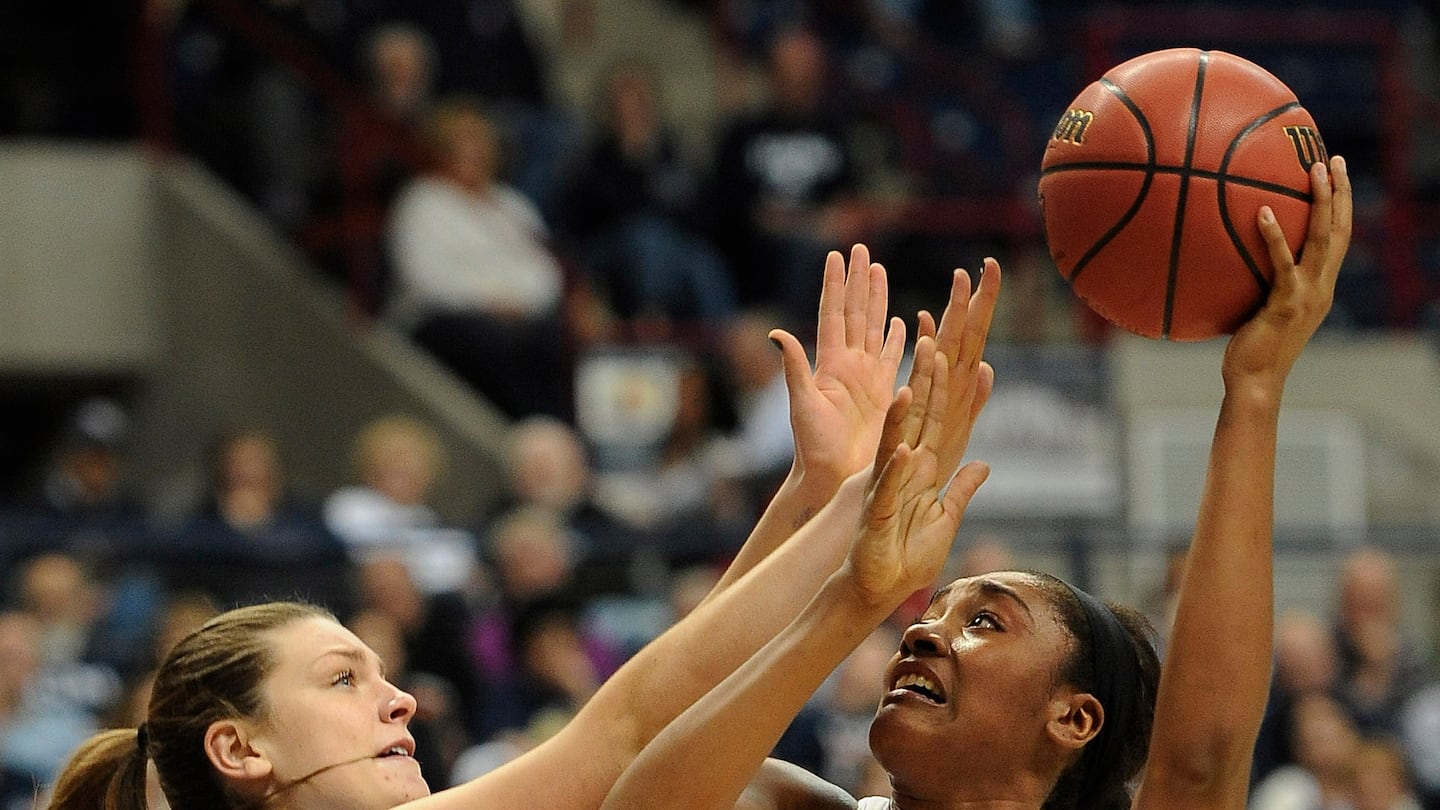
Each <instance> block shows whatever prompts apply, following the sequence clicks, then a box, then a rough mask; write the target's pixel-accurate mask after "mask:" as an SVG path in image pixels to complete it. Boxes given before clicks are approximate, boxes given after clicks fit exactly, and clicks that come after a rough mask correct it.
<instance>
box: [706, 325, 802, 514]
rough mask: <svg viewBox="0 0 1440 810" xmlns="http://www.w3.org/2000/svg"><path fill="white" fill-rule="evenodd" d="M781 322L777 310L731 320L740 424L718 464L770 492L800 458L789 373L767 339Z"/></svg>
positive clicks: (728, 345) (731, 365)
mask: <svg viewBox="0 0 1440 810" xmlns="http://www.w3.org/2000/svg"><path fill="white" fill-rule="evenodd" d="M776 321H777V317H776V316H775V315H774V314H773V313H768V312H765V311H761V310H747V311H745V312H743V313H741V314H740V315H738V316H737V317H736V318H735V319H734V320H733V321H732V322H731V324H730V327H729V328H728V329H727V330H726V331H725V339H724V345H723V347H722V358H723V361H724V364H725V365H724V367H725V370H726V372H728V375H729V379H728V381H729V384H730V390H731V392H732V396H733V398H734V401H735V412H736V425H735V428H734V431H733V432H732V433H731V434H730V435H729V436H728V437H727V440H726V441H725V442H723V443H721V445H720V448H719V450H718V453H717V464H718V465H719V469H720V470H721V471H722V473H723V474H725V475H727V476H728V477H731V478H734V479H736V480H739V481H743V482H746V483H748V484H750V485H751V486H753V487H755V488H756V489H757V491H759V492H761V493H762V494H766V495H768V490H769V489H770V487H771V485H772V484H773V483H775V482H778V481H779V480H780V478H781V477H782V476H784V474H785V471H786V470H787V469H789V467H790V464H791V462H792V461H793V460H794V457H795V456H794V447H793V446H792V442H791V439H790V403H789V401H788V399H787V398H786V394H785V375H784V373H783V371H782V369H781V366H780V360H779V358H777V357H776V354H775V346H774V345H773V344H772V343H771V342H770V339H769V337H768V335H769V332H770V329H771V327H773V326H774V324H775V323H776Z"/></svg>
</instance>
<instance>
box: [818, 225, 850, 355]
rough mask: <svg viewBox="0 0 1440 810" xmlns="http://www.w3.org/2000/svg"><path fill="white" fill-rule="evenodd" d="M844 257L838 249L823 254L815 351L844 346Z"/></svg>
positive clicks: (836, 348)
mask: <svg viewBox="0 0 1440 810" xmlns="http://www.w3.org/2000/svg"><path fill="white" fill-rule="evenodd" d="M845 293H846V290H845V257H844V256H841V255H840V251H838V250H832V251H830V252H829V253H826V254H825V276H824V279H823V280H822V281H821V284H820V311H819V314H818V316H817V318H816V323H815V351H816V352H817V353H820V352H824V351H826V350H832V351H833V350H838V349H843V348H844V347H845V297H846V296H845Z"/></svg>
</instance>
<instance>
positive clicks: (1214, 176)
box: [1040, 160, 1310, 202]
mask: <svg viewBox="0 0 1440 810" xmlns="http://www.w3.org/2000/svg"><path fill="white" fill-rule="evenodd" d="M1078 171H1131V172H1146V171H1148V172H1153V173H1155V174H1173V175H1176V176H1185V175H1188V176H1189V177H1191V178H1192V179H1197V180H1215V181H1217V182H1219V181H1224V182H1225V183H1226V184H1228V185H1232V186H1243V187H1245V188H1253V189H1257V190H1259V191H1268V192H1272V193H1274V194H1278V195H1280V196H1282V197H1289V198H1291V199H1292V200H1304V201H1306V202H1309V201H1310V192H1308V191H1301V190H1300V189H1298V188H1291V187H1290V186H1286V185H1281V184H1280V183H1273V182H1270V181H1269V180H1260V179H1258V178H1254V177H1244V176H1240V175H1231V174H1225V173H1222V172H1220V171H1215V170H1211V169H1196V168H1194V167H1191V168H1189V169H1187V168H1185V167H1184V166H1169V165H1162V164H1158V163H1157V164H1155V165H1154V166H1148V165H1146V164H1144V163H1131V162H1128V161H1123V160H1097V161H1086V162H1083V163H1082V162H1078V161H1077V162H1075V163H1061V164H1058V165H1054V166H1047V167H1046V168H1045V169H1044V170H1043V171H1042V172H1040V176H1041V177H1045V176H1046V175H1050V174H1058V173H1060V172H1078Z"/></svg>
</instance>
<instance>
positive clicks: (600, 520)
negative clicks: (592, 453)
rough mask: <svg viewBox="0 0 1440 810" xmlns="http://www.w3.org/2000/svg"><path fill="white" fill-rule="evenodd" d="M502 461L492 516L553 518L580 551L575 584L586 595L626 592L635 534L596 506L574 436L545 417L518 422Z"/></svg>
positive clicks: (586, 460) (586, 462) (583, 453)
mask: <svg viewBox="0 0 1440 810" xmlns="http://www.w3.org/2000/svg"><path fill="white" fill-rule="evenodd" d="M505 460H506V463H505V469H506V472H507V474H508V476H509V478H508V481H507V490H508V491H507V492H506V494H505V497H503V498H502V499H501V504H500V508H499V509H497V510H496V513H495V514H496V516H497V517H498V516H499V515H503V514H505V513H508V512H511V511H512V510H514V509H517V508H521V507H537V508H540V509H544V510H547V511H549V512H551V513H553V514H554V516H555V517H556V519H558V520H559V521H560V522H561V523H562V524H563V525H564V526H565V528H566V529H568V530H569V531H570V532H571V533H573V534H574V535H575V536H576V538H577V541H578V543H579V545H580V547H581V551H582V555H581V557H580V558H579V559H578V560H577V561H576V564H577V566H578V567H579V568H580V569H581V570H580V575H579V576H577V579H580V580H583V581H584V583H585V585H584V587H585V589H586V592H587V593H598V592H603V591H624V590H627V589H628V588H629V586H630V583H629V567H630V562H631V558H632V555H633V553H634V551H635V545H636V542H637V538H636V532H635V531H634V529H633V527H629V526H627V525H625V524H624V523H623V522H622V521H620V520H618V519H617V518H616V517H615V516H614V515H612V514H610V513H608V512H607V511H605V510H604V509H602V508H601V507H600V506H599V504H597V502H596V493H595V471H594V469H593V468H592V466H591V462H590V457H589V453H588V452H587V448H586V446H585V442H584V440H583V439H582V438H581V436H580V434H579V432H578V431H577V430H576V429H575V428H574V427H572V426H571V425H570V424H568V423H566V422H563V421H561V420H559V419H556V418H554V417H550V416H531V417H527V418H525V419H521V420H520V421H518V422H516V423H515V424H514V425H512V426H511V428H510V430H509V434H508V435H507V436H506V442H505Z"/></svg>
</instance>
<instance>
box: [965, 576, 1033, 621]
mask: <svg viewBox="0 0 1440 810" xmlns="http://www.w3.org/2000/svg"><path fill="white" fill-rule="evenodd" d="M976 585H977V586H978V587H979V588H980V592H981V593H986V594H990V595H992V596H1005V597H1009V598H1010V599H1011V600H1012V601H1013V602H1014V603H1015V604H1017V605H1019V606H1020V608H1021V610H1024V611H1025V615H1026V616H1027V617H1029V618H1034V614H1032V613H1031V612H1030V606H1029V605H1027V604H1025V600H1024V599H1021V598H1020V594H1019V593H1017V592H1016V591H1015V589H1014V588H1012V587H1010V586H1009V585H1006V584H1005V583H1003V582H998V581H996V580H993V579H982V580H980V581H979V582H978V583H976Z"/></svg>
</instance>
